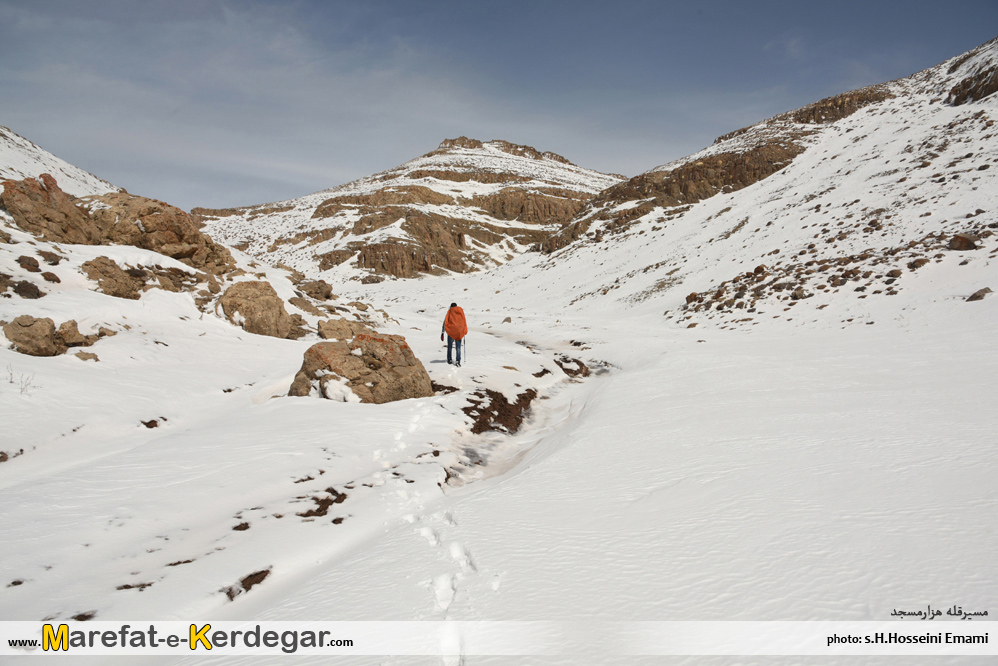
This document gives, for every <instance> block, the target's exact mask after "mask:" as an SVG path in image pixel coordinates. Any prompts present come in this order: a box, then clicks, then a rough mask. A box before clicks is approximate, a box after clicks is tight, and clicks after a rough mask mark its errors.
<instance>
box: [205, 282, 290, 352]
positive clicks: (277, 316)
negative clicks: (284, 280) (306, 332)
mask: <svg viewBox="0 0 998 666" xmlns="http://www.w3.org/2000/svg"><path fill="white" fill-rule="evenodd" d="M218 303H219V305H221V306H222V311H223V312H224V313H225V316H226V317H227V318H228V319H229V321H231V322H232V323H234V324H238V325H240V326H242V328H243V330H245V331H246V332H248V333H256V334H257V335H270V336H272V337H275V338H287V337H290V336H291V334H292V328H293V325H292V322H291V317H290V316H289V315H288V312H287V310H285V309H284V301H282V300H281V297H280V296H278V295H277V292H276V291H274V288H273V287H272V286H271V285H270V283H269V282H237V283H236V284H234V285H232V286H231V287H229V288H228V289H226V290H225V293H224V294H222V296H221V298H219V299H218Z"/></svg>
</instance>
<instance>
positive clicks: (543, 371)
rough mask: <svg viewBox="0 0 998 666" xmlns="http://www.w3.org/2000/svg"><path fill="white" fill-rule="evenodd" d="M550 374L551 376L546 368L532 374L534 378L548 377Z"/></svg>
mask: <svg viewBox="0 0 998 666" xmlns="http://www.w3.org/2000/svg"><path fill="white" fill-rule="evenodd" d="M550 374H551V371H550V370H548V369H547V368H544V369H543V370H541V371H540V372H535V373H534V377H543V376H544V375H550Z"/></svg>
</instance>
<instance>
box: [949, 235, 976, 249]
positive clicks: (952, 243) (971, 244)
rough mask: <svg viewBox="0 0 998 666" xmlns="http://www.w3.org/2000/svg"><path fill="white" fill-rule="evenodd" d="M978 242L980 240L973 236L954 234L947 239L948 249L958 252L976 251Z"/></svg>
mask: <svg viewBox="0 0 998 666" xmlns="http://www.w3.org/2000/svg"><path fill="white" fill-rule="evenodd" d="M979 240H981V239H980V238H978V237H977V236H975V235H974V234H967V233H964V234H954V235H953V237H952V238H950V239H949V249H951V250H959V251H967V250H976V249H977V242H978V241H979Z"/></svg>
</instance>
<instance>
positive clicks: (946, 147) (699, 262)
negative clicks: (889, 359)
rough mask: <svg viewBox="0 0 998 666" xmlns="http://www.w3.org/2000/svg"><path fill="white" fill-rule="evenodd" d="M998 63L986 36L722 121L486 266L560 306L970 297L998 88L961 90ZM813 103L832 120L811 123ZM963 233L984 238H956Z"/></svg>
mask: <svg viewBox="0 0 998 666" xmlns="http://www.w3.org/2000/svg"><path fill="white" fill-rule="evenodd" d="M996 64H998V42H995V41H992V42H989V43H988V44H985V45H984V46H982V47H980V48H978V49H975V50H974V51H972V52H970V53H969V54H966V55H965V56H961V57H959V58H954V59H952V60H950V61H947V62H945V63H943V64H941V65H939V66H937V67H933V68H931V69H928V70H925V71H923V72H920V73H918V74H915V75H913V76H911V77H909V78H906V79H901V80H898V81H894V82H891V83H888V84H883V85H881V86H876V87H873V88H868V89H864V90H863V91H858V92H857V93H847V94H845V95H842V96H839V97H838V98H833V99H832V100H831V101H829V100H825V101H823V102H820V103H818V104H815V105H812V106H811V107H806V108H805V109H802V110H799V111H796V112H791V113H788V114H784V115H782V116H779V117H777V118H774V119H770V120H767V121H765V122H763V123H760V124H759V125H756V126H753V127H751V128H747V129H745V130H741V131H739V132H734V133H732V135H728V136H727V137H722V138H721V139H720V140H719V141H718V142H717V143H715V144H714V145H713V146H710V147H709V148H707V149H705V150H704V151H701V152H699V153H697V154H695V155H693V156H691V157H689V158H686V159H684V160H679V161H677V162H674V163H672V164H669V165H665V166H662V167H658V168H657V169H654V170H652V171H651V172H648V173H647V174H643V175H642V176H638V177H637V178H635V179H633V180H632V181H629V182H628V183H622V184H621V185H618V186H615V187H613V188H610V189H609V190H607V191H606V192H604V193H602V194H601V195H599V196H598V197H597V198H596V199H594V200H593V203H592V204H591V206H590V207H589V208H588V209H587V210H586V211H583V213H581V214H580V216H579V217H578V218H577V219H576V221H575V222H573V224H572V225H570V226H571V227H574V233H575V235H576V237H577V238H578V240H575V241H571V240H569V238H568V237H567V236H566V237H565V238H563V240H564V241H566V242H567V243H568V244H567V247H564V248H563V249H560V250H557V251H554V252H553V253H551V254H548V255H536V254H534V255H528V256H526V257H524V259H523V261H522V262H518V263H517V264H515V265H508V266H505V267H503V268H502V269H501V270H499V271H497V272H496V273H495V276H496V277H497V279H499V280H501V281H503V282H504V283H508V284H511V285H512V286H513V288H514V289H515V288H516V285H517V284H518V282H517V280H515V279H512V278H511V277H510V276H509V275H508V274H507V271H523V272H532V273H543V275H544V281H545V283H546V288H547V289H548V291H549V293H550V298H551V299H552V302H554V303H557V304H558V305H560V306H565V305H569V304H573V303H583V304H584V303H585V302H587V301H589V302H591V301H601V300H602V297H603V296H607V297H609V298H612V299H613V300H617V301H620V302H621V303H628V304H631V305H634V306H638V305H641V304H644V305H645V306H646V307H648V308H651V309H656V310H659V311H660V312H661V311H667V312H666V314H667V318H668V320H669V321H671V322H672V323H673V325H675V324H681V325H683V326H688V325H690V324H694V323H696V324H698V325H701V326H702V325H714V326H718V325H719V326H738V327H741V328H748V327H752V326H756V325H758V324H759V323H760V321H761V320H762V319H763V318H766V319H770V318H773V317H777V318H783V319H793V320H794V322H795V323H794V324H793V325H795V326H799V325H802V324H803V323H804V322H807V323H808V324H815V323H819V324H820V323H821V322H831V323H833V324H838V323H839V321H840V319H837V318H836V317H837V315H836V314H835V313H838V312H840V311H841V309H842V308H849V309H850V312H853V313H855V312H861V311H864V309H869V308H867V306H870V307H873V302H874V301H882V300H884V299H887V298H888V297H894V298H891V299H890V300H892V301H893V302H907V301H908V298H909V297H908V296H906V295H905V293H906V292H907V290H908V288H909V287H910V286H914V285H915V284H918V283H927V282H931V283H933V284H935V285H936V288H937V289H939V290H940V291H939V296H938V297H939V298H957V297H967V296H969V295H970V294H972V293H973V292H975V291H977V290H978V289H980V288H984V287H988V286H989V285H990V284H991V283H998V280H996V279H995V276H993V273H992V271H993V269H994V267H993V266H991V265H990V263H989V262H990V261H991V260H992V259H993V258H994V256H995V250H996V248H998V244H996V239H995V237H994V236H993V234H994V233H995V232H994V229H995V225H996V223H998V214H996V211H998V128H996V127H995V120H996V117H998V100H996V97H995V95H993V94H992V95H990V96H988V97H984V98H982V99H980V100H978V101H973V100H969V99H959V100H957V99H955V97H954V94H955V93H954V92H953V91H954V90H957V91H958V90H960V89H963V88H973V85H974V83H973V82H975V81H982V80H983V81H985V82H986V81H988V80H991V78H998V77H995V74H994V72H995V67H996ZM955 101H959V102H960V103H955ZM822 109H833V110H834V109H839V110H840V111H839V112H837V114H832V113H829V116H828V117H832V118H834V117H835V116H836V115H838V116H839V117H838V119H837V120H834V121H832V122H818V120H816V118H819V117H820V116H821V115H822V114H823V112H822ZM843 109H844V111H843ZM846 112H848V113H846ZM795 118H796V120H795ZM803 120H808V121H809V122H803ZM774 146H775V147H776V148H777V149H779V152H778V155H777V157H778V159H777V160H775V161H769V162H766V161H765V160H762V159H761V158H760V156H765V155H766V154H767V151H769V150H771V149H773V147H774ZM712 158H713V159H717V160H718V162H719V163H718V162H715V163H711V162H710V160H711V159H712ZM757 158H758V159H757ZM760 164H764V166H763V167H760V169H759V171H757V172H752V171H751V168H750V167H752V166H757V167H758V166H760ZM670 176H676V178H674V179H672V180H669V177H670ZM961 233H967V234H970V235H972V236H975V237H977V241H976V245H977V247H978V249H976V250H972V251H958V250H951V249H949V248H950V247H951V243H957V242H958V241H954V237H955V236H957V235H958V234H961ZM555 245H557V244H555ZM954 247H969V245H968V246H960V245H954ZM593 266H595V267H596V269H595V270H593ZM996 266H998V264H996ZM892 271H897V273H893V272H892ZM798 290H799V291H798ZM526 291H527V289H526V288H525V289H524V290H523V293H526ZM829 306H831V309H830V310H827V311H823V312H822V310H824V309H825V308H828V307H829ZM861 318H862V319H867V318H868V317H866V316H863V317H861ZM853 319H855V317H853ZM815 320H817V321H815Z"/></svg>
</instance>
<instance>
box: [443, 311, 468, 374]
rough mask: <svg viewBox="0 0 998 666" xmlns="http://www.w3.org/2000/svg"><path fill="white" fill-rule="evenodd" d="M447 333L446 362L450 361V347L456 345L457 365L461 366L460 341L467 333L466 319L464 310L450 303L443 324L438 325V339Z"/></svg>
mask: <svg viewBox="0 0 998 666" xmlns="http://www.w3.org/2000/svg"><path fill="white" fill-rule="evenodd" d="M445 333H446V335H447V362H448V363H451V348H452V347H455V346H456V347H457V367H459V368H460V367H461V341H462V340H464V336H466V335H468V321H467V320H466V319H465V318H464V310H462V309H461V308H459V307H458V306H457V303H451V304H450V309H449V310H448V311H447V316H446V317H444V324H443V326H441V327H440V341H441V342H443V340H444V334H445Z"/></svg>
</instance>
